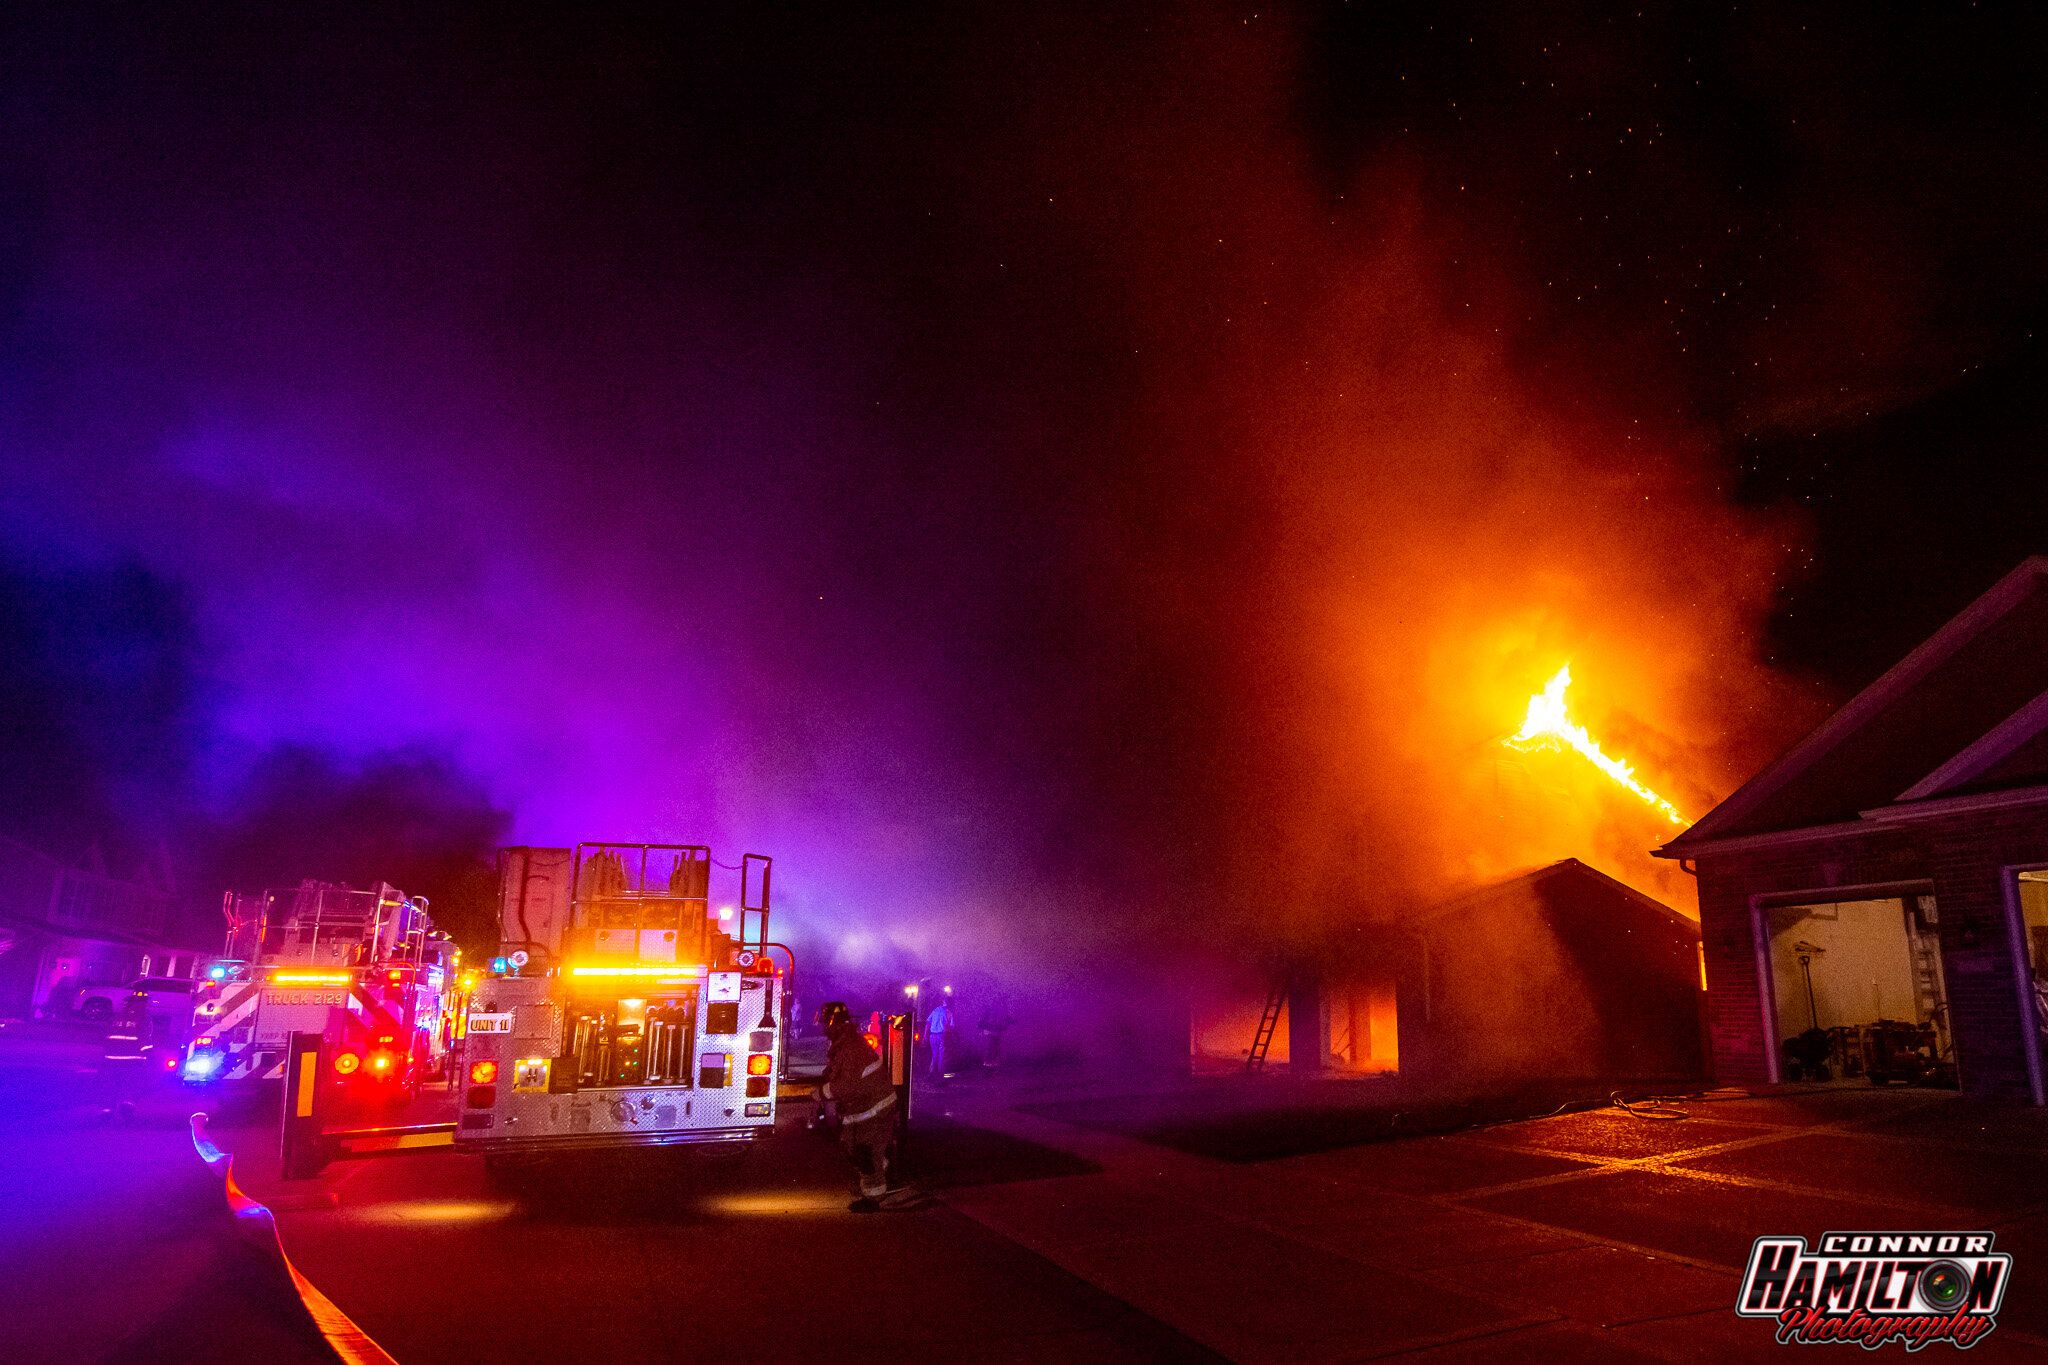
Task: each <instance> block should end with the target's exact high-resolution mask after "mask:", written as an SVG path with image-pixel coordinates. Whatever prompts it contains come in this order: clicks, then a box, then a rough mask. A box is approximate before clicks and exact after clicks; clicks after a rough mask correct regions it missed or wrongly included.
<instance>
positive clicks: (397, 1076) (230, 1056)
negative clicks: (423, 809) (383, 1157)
mask: <svg viewBox="0 0 2048 1365" xmlns="http://www.w3.org/2000/svg"><path fill="white" fill-rule="evenodd" d="M226 913H227V917H228V926H229V927H228V952H227V954H226V955H225V957H224V958H223V960H222V961H220V962H217V963H215V964H214V966H213V967H212V968H211V969H210V971H209V973H208V977H209V979H208V980H207V981H206V982H204V983H202V985H201V987H200V989H199V991H198V993H197V996H196V998H195V1000H194V1002H193V1021H192V1034H191V1038H192V1040H191V1042H190V1044H189V1045H188V1047H187V1050H186V1056H185V1062H184V1067H183V1075H184V1078H185V1080H187V1081H188V1082H190V1083H193V1084H227V1085H237V1084H244V1083H250V1082H255V1081H262V1080H274V1079H277V1078H279V1077H281V1076H282V1075H283V1069H284V1061H285V1056H286V1053H287V1051H288V1049H289V1047H290V1041H291V1035H292V1034H294V1033H317V1034H321V1035H322V1036H323V1037H324V1038H325V1040H326V1042H327V1045H328V1053H329V1055H330V1056H331V1057H332V1059H333V1063H332V1064H333V1067H334V1072H335V1074H334V1076H333V1078H332V1079H333V1081H334V1082H335V1083H337V1084H338V1085H339V1087H340V1088H341V1089H342V1090H343V1091H344V1092H353V1093H357V1094H360V1095H362V1096H363V1097H365V1098H369V1099H373V1100H381V1099H388V1100H401V1099H404V1098H407V1097H409V1096H410V1095H411V1094H412V1093H413V1092H414V1091H415V1090H417V1088H418V1086H419V1084H420V1082H421V1081H422V1080H424V1079H426V1078H428V1077H430V1076H432V1075H435V1074H438V1073H440V1072H442V1071H444V1070H445V1068H446V1066H447V1064H448V1060H447V1059H448V1055H449V1048H450V1046H451V1044H452V1043H453V1034H454V1023H455V1007H456V1001H457V998H458V992H457V989H456V985H455V981H456V971H457V953H456V950H455V946H454V945H453V944H452V943H450V942H449V941H448V940H447V938H446V936H445V935H443V934H440V933H439V932H438V931H436V930H435V929H434V927H433V923H432V921H431V920H430V919H429V918H428V916H427V904H426V901H425V899H424V898H419V897H414V898H408V897H406V896H405V895H404V894H403V893H402V892H400V891H399V890H397V888H395V887H392V886H389V885H386V884H383V883H379V884H378V885H377V886H375V887H374V888H372V889H371V890H368V891H354V890H350V889H348V888H347V887H340V886H332V885H329V884H327V883H323V882H313V881H308V882H304V883H302V884H300V885H299V886H297V887H294V888H291V889H289V890H281V891H270V892H266V893H265V894H264V895H263V896H262V897H260V898H258V897H248V896H243V897H238V896H235V895H233V894H232V893H231V894H230V895H229V897H228V900H227V905H226Z"/></svg>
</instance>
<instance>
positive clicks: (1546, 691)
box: [1502, 664, 1692, 825]
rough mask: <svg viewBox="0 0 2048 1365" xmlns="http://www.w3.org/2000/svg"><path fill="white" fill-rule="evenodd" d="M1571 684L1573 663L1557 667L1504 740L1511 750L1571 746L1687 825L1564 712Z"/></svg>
mask: <svg viewBox="0 0 2048 1365" xmlns="http://www.w3.org/2000/svg"><path fill="white" fill-rule="evenodd" d="M1571 685H1572V666H1571V665H1570V664H1566V665H1565V666H1564V667H1563V668H1560V669H1558V670H1557V676H1555V677H1553V678H1552V679H1551V680H1550V681H1549V682H1548V683H1547V684H1545V685H1544V688H1543V690H1542V691H1541V692H1538V693H1537V694H1536V695H1534V696H1532V697H1530V698H1529V714H1528V715H1526V716H1524V717H1523V718H1522V728H1521V729H1519V730H1517V731H1515V733H1514V734H1512V735H1510V736H1508V738H1507V739H1506V740H1504V741H1502V742H1503V743H1505V744H1506V745H1507V746H1508V747H1509V748H1511V749H1520V750H1523V751H1527V750H1530V749H1535V748H1543V747H1551V748H1554V747H1556V744H1557V742H1558V741H1560V740H1562V741H1563V742H1564V743H1566V744H1568V745H1570V746H1571V747H1572V748H1574V749H1576V750H1578V751H1579V753H1581V754H1583V755H1584V756H1585V757H1586V758H1587V759H1588V760H1589V761H1590V762H1591V763H1592V764H1593V765H1594V766H1595V767H1597V768H1599V769H1600V770H1601V771H1602V772H1604V773H1606V774H1607V775H1608V776H1609V777H1611V778H1613V779H1614V780H1615V781H1616V782H1619V783H1620V784H1621V785H1622V786H1624V787H1627V788H1628V789H1629V790H1630V791H1632V792H1634V793H1635V794H1636V795H1637V796H1640V797H1641V798H1642V799H1643V800H1644V801H1645V802H1646V803H1647V804H1649V805H1650V806H1652V807H1654V808H1655V809H1656V810H1657V811H1658V812H1659V813H1660V814H1662V815H1664V816H1666V817H1668V818H1669V819H1670V821H1671V823H1673V824H1675V825H1690V824H1691V823H1692V822H1691V821H1690V820H1688V819H1686V818H1685V817H1684V816H1683V815H1680V814H1679V813H1678V807H1676V806H1674V805H1672V804H1671V803H1670V802H1669V801H1666V800H1665V799H1664V798H1663V797H1661V796H1659V795H1657V793H1655V792H1653V791H1651V790H1650V789H1649V788H1648V787H1645V786H1644V785H1643V784H1642V783H1640V782H1638V781H1636V775H1635V770H1634V769H1633V768H1631V767H1629V765H1628V764H1626V763H1623V762H1622V761H1621V760H1620V759H1616V758H1609V757H1608V756H1607V754H1606V753H1605V752H1603V751H1602V750H1601V748H1600V746H1599V744H1597V743H1596V742H1594V739H1593V736H1592V735H1590V734H1588V733H1587V732H1586V727H1585V726H1583V725H1580V724H1578V723H1577V722H1576V721H1574V720H1572V719H1571V717H1569V716H1567V715H1566V714H1565V707H1564V691H1565V689H1566V688H1567V687H1570V686H1571Z"/></svg>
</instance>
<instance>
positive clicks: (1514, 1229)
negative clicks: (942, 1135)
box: [922, 1081, 2048, 1365]
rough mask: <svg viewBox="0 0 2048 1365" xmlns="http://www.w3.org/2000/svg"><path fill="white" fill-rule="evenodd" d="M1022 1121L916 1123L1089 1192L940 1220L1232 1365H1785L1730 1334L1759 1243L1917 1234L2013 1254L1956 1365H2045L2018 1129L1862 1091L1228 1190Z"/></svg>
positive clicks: (1374, 1159) (1208, 1178) (1030, 1119)
mask: <svg viewBox="0 0 2048 1365" xmlns="http://www.w3.org/2000/svg"><path fill="white" fill-rule="evenodd" d="M1019 1098H1021V1096H1020V1094H1019V1093H1018V1090H1017V1087H1016V1086H1014V1085H1013V1084H1002V1083H997V1084H983V1083H981V1082H979V1081H968V1082H966V1083H955V1084H953V1085H950V1086H948V1087H946V1088H944V1089H937V1090H931V1091H928V1092H926V1093H925V1095H924V1096H923V1098H922V1103H923V1106H924V1112H926V1113H934V1112H939V1113H945V1114H948V1115H950V1116H951V1117H953V1118H954V1119H956V1120H959V1121H961V1122H966V1123H972V1124H974V1125H977V1126H981V1127H986V1128H989V1129H992V1130H995V1131H999V1132H1002V1133H1007V1134H1010V1135H1012V1136H1015V1137H1018V1138H1022V1139H1025V1140H1028V1141H1031V1142H1035V1143H1038V1144H1041V1145H1043V1146H1046V1147H1050V1148H1053V1149H1056V1150H1058V1151H1062V1152H1066V1153H1069V1154H1071V1155H1073V1156H1075V1157H1078V1158H1081V1159H1084V1160H1088V1161H1092V1162H1094V1163H1096V1164H1097V1165H1099V1166H1100V1167H1101V1168H1102V1171H1101V1173H1100V1174H1093V1175H1073V1176H1061V1177H1055V1178H1051V1179H1043V1180H1034V1181H1025V1182H1016V1183H1009V1184H1002V1185H986V1186H976V1187H971V1188H964V1189H958V1190H950V1191H941V1197H942V1198H944V1199H945V1201H946V1202H947V1203H948V1204H950V1205H951V1206H952V1207H953V1208H955V1209H957V1210H959V1211H960V1212H962V1213H964V1214H966V1215H967V1216H968V1217H970V1218H973V1219H975V1220H976V1221H978V1222H980V1223H982V1224H984V1225H985V1226H987V1227H989V1228H991V1229H993V1230H995V1231H998V1232H1001V1233H1002V1234H1003V1235H1004V1236H1006V1237H1009V1238H1011V1239H1013V1240H1014V1241H1016V1242H1017V1243H1019V1244H1020V1245H1022V1246H1024V1247H1027V1248H1029V1249H1030V1250H1032V1251H1035V1252H1037V1253H1038V1254H1039V1255H1041V1256H1044V1257H1045V1258H1046V1259H1048V1260H1050V1261H1052V1262H1053V1263H1054V1264H1056V1265H1058V1266H1060V1267H1062V1268H1063V1269H1066V1270H1068V1271H1070V1272H1072V1273H1073V1274H1075V1275H1077V1276H1078V1277H1080V1278H1081V1279H1084V1280H1086V1281H1088V1282H1089V1283H1091V1284H1094V1285H1097V1286H1099V1287H1100V1288H1102V1289H1104V1290H1106V1291H1108V1292H1109V1293H1111V1294H1114V1295H1116V1296H1117V1297H1118V1298H1121V1299H1123V1300H1124V1301H1125V1302H1127V1303H1129V1304H1131V1305H1132V1306H1133V1307H1135V1308H1137V1309H1138V1310H1140V1311H1141V1312H1143V1313H1146V1314H1147V1315H1149V1316H1151V1317H1153V1318H1155V1319H1157V1320H1159V1321H1160V1322H1162V1323H1165V1324H1166V1325H1168V1326H1170V1327H1173V1328H1175V1329H1177V1330H1178V1331H1180V1332H1182V1333H1185V1334H1186V1335H1187V1336H1188V1337H1190V1338H1192V1339H1193V1340H1195V1341H1198V1342H1201V1343H1202V1344H1204V1345H1206V1346H1208V1347H1210V1348H1212V1349H1214V1350H1215V1351H1217V1352H1218V1353H1220V1354H1222V1355H1224V1356H1226V1357H1228V1358H1230V1359H1232V1360H1237V1361H1244V1362H1268V1361H1270V1362H1317V1361H1349V1360H1365V1359H1375V1358H1383V1357H1387V1356H1400V1357H1403V1358H1405V1359H1413V1360H1416V1361H1418V1362H1422V1361H1426V1362H1446V1363H1448V1362H1462V1361H1480V1360H1484V1361H1486V1362H1488V1365H1511V1363H1512V1362H1519V1361H1585V1362H1597V1361H1617V1362H1620V1361H1672V1362H1708V1361H1715V1362H1718V1361H1746V1360H1758V1361H1761V1360H1767V1359H1768V1360H1773V1361H1779V1362H1782V1361H1783V1360H1784V1359H1785V1355H1784V1352H1785V1350H1786V1348H1784V1347H1781V1346H1779V1345H1778V1344H1777V1343H1776V1341H1775V1340H1774V1338H1773V1331H1774V1324H1772V1323H1771V1322H1769V1321H1767V1320H1752V1319H1743V1318H1738V1317H1737V1316H1736V1315H1735V1313H1734V1311H1733V1307H1734V1302H1735V1294H1736V1282H1737V1278H1738V1274H1739V1267H1740V1266H1741V1264H1742V1262H1743V1261H1744V1260H1745V1259H1746V1257H1747V1255H1748V1252H1749V1247H1750V1243H1751V1240H1752V1239H1753V1238H1755V1237H1757V1236H1759V1235H1765V1234H1773V1233H1786V1234H1793V1235H1802V1234H1803V1235H1806V1236H1808V1237H1809V1238H1812V1237H1817V1236H1818V1235H1819V1234H1821V1233H1822V1232H1824V1231H1829V1230H1833V1229H1869V1228H1880V1227H1883V1228H1889V1227H1929V1228H1970V1229H1979V1228H1991V1229H1993V1230H1995V1231H1996V1232H1997V1234H1998V1242H1997V1246H1998V1248H1999V1249H2000V1250H2003V1251H2010V1252H2012V1253H2013V1254H2014V1269H2013V1280H2012V1287H2011V1289H2010V1291H2009V1293H2008V1295H2007V1297H2006V1300H2005V1307H2004V1309H2003V1311H2002V1312H2001V1314H2000V1316H1999V1325H1998V1328H1997V1330H1996V1331H1994V1332H1993V1333H1992V1335H1991V1336H1990V1337H1988V1338H1986V1339H1985V1340H1984V1341H1982V1342H1981V1343H1980V1344H1979V1345H1977V1346H1976V1347H1974V1348H1973V1350H1972V1355H1971V1358H1972V1359H1973V1360H1975V1361H2005V1360H2038V1361H2044V1362H2048V1113H2044V1112H2042V1111H2040V1110H2027V1109H2016V1108H2008V1107H2001V1106H1991V1105H1982V1104H1976V1103H1971V1102H1966V1101H1963V1100H1960V1099H1957V1098H1954V1097H1953V1096H1947V1095H1944V1094H1943V1093H1942V1092H1936V1091H1925V1090H1876V1089H1873V1088H1871V1087H1869V1086H1860V1087H1846V1088H1841V1089H1831V1090H1818V1091H1812V1092H1804V1093H1785V1094H1779V1095H1764V1096H1757V1097H1754V1098H1742V1099H1733V1100H1723V1101H1718V1102H1694V1103H1690V1104H1682V1105H1679V1106H1678V1108H1680V1109H1682V1110H1684V1111H1685V1112H1686V1113H1687V1115H1688V1117H1686V1118H1684V1119H1682V1120H1677V1121H1658V1120H1652V1119H1647V1118H1638V1117H1633V1116H1631V1115H1629V1114H1627V1113H1625V1112H1623V1111H1622V1110H1620V1109H1616V1108H1611V1107H1610V1108H1606V1109H1599V1110H1592V1111H1588V1112H1582V1113H1574V1114H1566V1115H1561V1116H1558V1117H1554V1118H1548V1119H1538V1120H1531V1121H1526V1122H1519V1123H1512V1124H1506V1125H1502V1126H1496V1127H1489V1128H1482V1129H1474V1130H1471V1131H1468V1132H1465V1133H1461V1134H1456V1135H1449V1136H1442V1137H1419V1138H1409V1139H1402V1140H1396V1141H1386V1142H1374V1143H1367V1144H1362V1145H1356V1146H1350V1147H1343V1148H1338V1149H1335V1150H1331V1151H1325V1152H1316V1153H1312V1154H1307V1155H1298V1156H1288V1157H1283V1158H1280V1159H1276V1160H1268V1161H1257V1162H1244V1163H1232V1162H1227V1161H1222V1160H1217V1159H1215V1158H1212V1157H1208V1156H1202V1155H1196V1154H1193V1153H1190V1152H1188V1151H1177V1150H1172V1149H1170V1148H1167V1147H1164V1146H1160V1145H1156V1144H1154V1143H1148V1142H1143V1141H1138V1140H1135V1139H1133V1138H1131V1137H1127V1136H1122V1135H1119V1134H1117V1133H1114V1132H1106V1131H1098V1130H1095V1129H1090V1128H1086V1127H1080V1126H1076V1124H1075V1123H1073V1122H1061V1121H1056V1120H1053V1119H1050V1118H1047V1117H1044V1116H1043V1115H1042V1114H1034V1113H1030V1112H1025V1110H1023V1109H1020V1108H1018V1107H1014V1105H1015V1102H1016V1101H1017V1100H1018V1099H1019ZM1225 1107H1226V1108H1229V1107H1231V1106H1228V1105H1226V1106H1225ZM1058 1109H1059V1112H1061V1113H1062V1115H1063V1117H1064V1116H1068V1115H1071V1114H1072V1113H1073V1109H1074V1107H1073V1106H1066V1105H1062V1106H1058ZM1241 1111H1242V1106H1241V1105H1239V1106H1237V1110H1236V1113H1235V1116H1234V1117H1233V1118H1232V1120H1231V1121H1232V1122H1233V1123H1234V1124H1237V1125H1239V1126H1240V1127H1241V1125H1242V1112H1241ZM1934 1349H1938V1350H1941V1349H1949V1348H1946V1347H1937V1348H1934Z"/></svg>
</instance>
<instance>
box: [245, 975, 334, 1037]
mask: <svg viewBox="0 0 2048 1365" xmlns="http://www.w3.org/2000/svg"><path fill="white" fill-rule="evenodd" d="M347 1002H348V992H347V991H346V990H345V989H342V988H338V987H330V988H326V989H318V990H266V991H265V992H263V1008H262V1009H260V1010H258V1011H257V1013H256V1037H255V1042H256V1044H257V1046H259V1047H282V1046H284V1044H285V1041H286V1040H287V1039H289V1038H290V1037H291V1035H292V1034H294V1033H325V1032H327V1024H328V1015H329V1013H330V1012H331V1011H333V1010H336V1009H339V1008H340V1007H341V1006H343V1005H345V1004H346V1003H347Z"/></svg>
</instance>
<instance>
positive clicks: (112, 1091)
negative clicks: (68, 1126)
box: [100, 997, 154, 1123]
mask: <svg viewBox="0 0 2048 1365" xmlns="http://www.w3.org/2000/svg"><path fill="white" fill-rule="evenodd" d="M153 1022H154V1021H152V1020H151V1019H150V1017H149V1009H148V1005H147V1001H146V997H145V999H144V1000H143V1001H136V1000H133V999H131V1000H130V1001H129V1002H128V1007H127V1008H126V1009H124V1010H122V1011H121V1013H119V1014H118V1015H116V1016H114V1021H113V1022H112V1023H111V1024H109V1025H108V1026H107V1040H106V1044H105V1046H104V1048H103V1049H102V1051H101V1054H100V1083H101V1093H102V1094H103V1095H104V1096H105V1097H106V1102H107V1107H106V1108H105V1109H104V1110H102V1111H101V1113H100V1122H102V1123H133V1122H134V1121H135V1100H136V1096H137V1094H138V1093H139V1092H140V1090H141V1088H142V1082H143V1079H144V1077H145V1076H146V1074H147V1073H148V1070H149V1052H150V1026H151V1024H152V1023H153Z"/></svg>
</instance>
